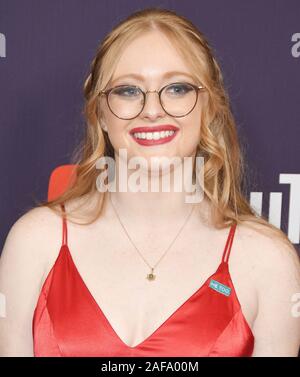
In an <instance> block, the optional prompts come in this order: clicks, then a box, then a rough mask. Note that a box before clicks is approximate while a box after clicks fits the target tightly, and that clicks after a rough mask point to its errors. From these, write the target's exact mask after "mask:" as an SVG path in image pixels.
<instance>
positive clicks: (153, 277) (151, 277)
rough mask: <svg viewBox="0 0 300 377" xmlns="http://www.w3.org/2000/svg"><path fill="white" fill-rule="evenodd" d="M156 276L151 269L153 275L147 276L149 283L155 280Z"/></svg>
mask: <svg viewBox="0 0 300 377" xmlns="http://www.w3.org/2000/svg"><path fill="white" fill-rule="evenodd" d="M155 276H156V275H154V273H153V268H151V273H150V274H148V275H147V279H148V280H149V281H151V280H154V279H155Z"/></svg>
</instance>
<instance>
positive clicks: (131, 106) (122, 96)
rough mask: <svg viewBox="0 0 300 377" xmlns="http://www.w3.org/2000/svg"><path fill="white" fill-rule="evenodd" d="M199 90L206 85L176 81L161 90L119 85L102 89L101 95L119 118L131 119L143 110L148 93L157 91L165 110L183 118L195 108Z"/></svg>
mask: <svg viewBox="0 0 300 377" xmlns="http://www.w3.org/2000/svg"><path fill="white" fill-rule="evenodd" d="M199 90H205V88H204V86H203V85H199V86H197V85H194V84H191V83H187V82H175V83H172V84H168V85H166V86H164V87H162V88H161V89H160V90H159V91H157V90H148V91H147V92H144V91H143V90H142V89H141V88H139V87H138V86H135V85H119V86H115V87H113V88H110V89H107V90H101V91H100V93H99V95H105V96H106V100H107V105H108V107H109V109H110V111H111V112H112V113H113V114H114V115H115V116H116V117H117V118H120V119H125V120H129V119H133V118H136V117H137V116H138V115H139V114H140V113H141V112H142V111H143V109H144V106H145V102H146V94H147V93H154V92H156V93H158V96H159V101H160V104H161V106H162V108H163V109H164V111H165V112H166V113H167V114H168V115H170V116H172V117H176V118H181V117H184V116H186V115H188V114H189V113H190V112H191V111H192V110H193V109H194V107H195V105H196V103H197V99H198V91H199Z"/></svg>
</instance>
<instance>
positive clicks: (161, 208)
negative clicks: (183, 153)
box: [108, 163, 208, 228]
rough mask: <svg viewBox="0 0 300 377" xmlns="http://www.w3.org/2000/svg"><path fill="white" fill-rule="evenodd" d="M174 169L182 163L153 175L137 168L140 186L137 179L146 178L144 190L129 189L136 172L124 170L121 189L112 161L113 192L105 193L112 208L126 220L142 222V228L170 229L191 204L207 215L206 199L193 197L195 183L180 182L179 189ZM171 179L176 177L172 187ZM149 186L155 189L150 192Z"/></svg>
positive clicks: (142, 179)
mask: <svg viewBox="0 0 300 377" xmlns="http://www.w3.org/2000/svg"><path fill="white" fill-rule="evenodd" d="M178 169H182V166H181V165H177V166H175V167H174V168H173V170H172V171H168V172H167V173H164V172H162V173H161V172H159V173H157V174H156V173H154V174H153V172H152V173H151V174H150V173H149V172H148V171H143V170H141V171H139V173H140V174H139V177H140V178H139V182H140V184H139V186H141V181H143V183H145V182H146V181H147V182H148V185H147V186H146V187H147V190H145V191H146V192H140V191H137V192H136V191H133V190H132V187H133V183H137V181H136V180H134V179H133V178H134V174H136V171H132V170H128V169H127V171H126V176H127V180H126V186H125V187H124V182H123V183H122V185H123V186H122V190H121V189H120V177H119V175H118V173H117V172H118V171H119V165H118V163H116V175H115V190H116V191H115V192H109V193H108V194H109V195H110V198H111V200H112V202H113V204H114V207H115V209H116V210H117V211H118V212H119V213H120V214H121V215H122V217H123V218H125V219H126V218H127V219H128V220H129V221H130V219H135V220H138V221H142V222H143V224H145V226H146V227H149V226H152V227H153V226H154V227H155V228H157V227H161V226H162V227H164V226H163V225H162V224H166V227H169V228H170V226H172V225H175V224H177V223H178V219H183V218H184V217H186V216H187V215H188V213H190V211H191V210H192V209H193V207H195V208H194V212H196V211H197V210H199V211H201V212H205V214H207V211H208V201H207V199H204V198H203V199H202V198H200V197H198V198H197V196H196V195H195V192H194V193H193V188H194V190H195V187H194V186H195V185H193V183H192V182H190V183H189V182H185V183H184V182H181V183H182V184H181V185H180V186H179V187H181V189H178V174H177V173H178ZM123 171H124V170H123ZM123 177H124V175H123ZM176 177H177V178H176ZM174 178H176V179H177V186H176V187H175V182H176V181H175V179H174ZM183 179H184V178H183ZM163 180H164V181H165V182H168V183H169V185H168V192H164V191H163V190H162V188H161V183H162V181H163ZM137 186H138V185H136V187H137ZM136 187H135V189H136ZM151 187H155V188H156V191H153V190H152V191H151ZM143 189H144V186H143ZM191 199H192V200H191Z"/></svg>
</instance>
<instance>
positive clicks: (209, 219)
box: [0, 8, 300, 356]
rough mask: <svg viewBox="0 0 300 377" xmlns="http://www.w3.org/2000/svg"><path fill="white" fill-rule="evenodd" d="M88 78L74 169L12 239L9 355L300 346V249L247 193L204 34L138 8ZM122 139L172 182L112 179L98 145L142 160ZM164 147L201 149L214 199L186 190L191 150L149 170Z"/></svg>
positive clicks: (5, 326)
mask: <svg viewBox="0 0 300 377" xmlns="http://www.w3.org/2000/svg"><path fill="white" fill-rule="evenodd" d="M148 91H149V92H148ZM155 91H157V92H155ZM143 92H145V94H143ZM84 93H85V98H86V104H85V115H86V119H87V129H86V137H85V140H84V143H83V145H82V148H81V149H79V152H80V153H76V154H75V156H76V159H75V160H74V161H73V162H75V163H76V164H77V171H76V180H75V181H74V183H73V184H72V186H71V187H70V188H69V190H67V191H66V192H64V193H63V195H61V196H59V197H58V198H56V199H55V200H52V201H48V202H45V203H42V204H41V205H40V206H38V207H37V208H34V209H31V210H30V211H28V212H27V213H26V214H25V215H23V216H22V217H21V218H20V219H18V221H17V222H16V223H15V224H14V225H13V227H12V229H11V230H10V232H9V234H8V237H7V239H6V243H5V246H4V250H3V253H2V256H1V264H0V272H1V280H0V281H1V286H0V290H1V292H3V293H4V294H5V297H6V301H7V316H6V318H5V319H1V338H2V340H1V354H2V355H13V356H17V355H24V356H27V355H34V356H296V355H297V353H298V349H299V342H300V323H299V317H297V316H296V315H295V310H293V309H294V307H293V305H295V300H294V301H293V298H292V297H295V294H296V293H297V292H299V291H300V265H299V258H298V255H297V253H296V251H295V249H294V247H293V245H292V244H291V243H290V241H289V240H288V238H287V236H286V235H285V234H284V233H283V232H282V231H281V230H278V229H277V228H275V227H274V226H272V225H271V224H269V223H268V222H267V220H266V219H264V218H262V217H259V216H257V215H256V214H255V213H254V212H253V210H252V209H251V207H250V205H249V204H248V202H247V200H246V199H245V197H244V196H243V194H242V192H241V182H242V173H243V160H242V155H241V151H240V149H239V144H238V138H237V133H236V128H235V122H234V119H233V116H232V113H231V111H230V104H229V99H228V96H227V94H226V92H225V89H224V86H223V80H222V74H221V71H220V68H219V65H218V63H217V61H216V60H215V58H214V56H213V54H212V51H211V48H210V47H209V45H208V42H207V41H206V39H205V37H204V36H203V35H202V34H201V33H200V32H199V31H198V30H197V29H196V28H195V26H194V25H193V24H192V23H191V22H190V21H188V20H187V19H185V18H184V17H181V16H178V15H176V14H175V13H174V12H171V11H168V10H163V9H153V8H152V9H145V10H143V11H140V12H136V13H134V14H132V15H131V16H130V17H128V18H127V19H126V20H124V21H123V22H121V23H120V24H119V25H117V26H116V27H115V28H114V29H113V30H112V31H111V33H109V34H108V35H107V36H106V38H105V39H104V40H103V42H102V43H101V45H100V47H99V50H98V51H97V54H96V56H95V58H94V60H93V62H92V65H91V72H90V73H89V75H88V77H87V79H86V82H85V86H84ZM158 93H160V97H159V96H158ZM144 96H145V97H144ZM144 99H145V100H144ZM122 150H123V151H124V150H125V151H126V152H127V156H126V157H127V158H128V159H131V158H140V159H142V161H143V164H142V167H141V169H140V177H139V179H140V180H141V181H143V182H144V178H150V183H151V184H153V185H155V184H157V183H158V181H159V179H160V178H162V177H164V178H170V182H173V183H172V184H171V188H170V190H169V192H163V190H162V189H159V190H156V191H155V190H148V191H146V192H141V191H138V190H129V189H128V188H129V180H127V181H126V184H127V186H126V187H125V190H116V191H112V190H107V191H104V192H102V191H101V190H100V189H99V185H98V184H97V182H99V181H98V178H99V172H100V171H101V173H105V172H107V170H106V168H107V166H104V167H103V166H102V170H100V171H99V169H97V168H96V163H97V161H99V158H100V157H102V156H108V157H111V158H112V159H113V160H114V161H115V162H116V166H115V167H116V171H118V172H120V171H121V172H123V173H124V172H125V173H126V174H127V175H128V177H129V178H130V177H131V178H133V176H134V173H137V169H133V170H132V169H129V165H126V164H125V165H124V155H123V154H122V153H121V152H122ZM153 157H157V158H158V159H159V161H161V162H163V158H164V157H165V158H167V159H171V158H174V157H179V160H180V161H182V160H183V158H184V157H189V158H192V160H193V162H194V165H193V167H194V170H193V173H194V175H193V176H195V173H196V168H195V161H196V157H200V158H202V159H203V160H204V169H203V173H204V179H203V185H202V186H203V187H202V188H203V192H204V198H203V200H201V201H198V202H197V201H194V202H191V201H187V200H186V197H187V191H188V189H184V190H181V191H180V190H179V191H177V190H175V181H176V180H175V181H174V180H173V181H172V178H174V177H175V173H176V172H177V171H178V170H180V169H181V168H182V163H178V162H177V164H175V165H174V166H173V168H171V170H168V169H167V165H166V166H164V165H162V167H161V168H160V167H159V168H153V169H151V171H150V170H149V162H151V158H153ZM124 166H125V167H124ZM150 173H151V174H150ZM115 179H116V181H118V182H119V181H120V178H118V176H117V175H116V176H115ZM197 180H198V177H197ZM108 181H109V180H108V179H106V180H104V182H105V183H107V182H108ZM102 183H103V182H102ZM176 183H178V182H177V181H176ZM79 218H80V219H83V220H84V221H82V222H78V221H76V220H78V219H79ZM83 224H85V225H84V226H83ZM61 232H62V235H61ZM61 237H62V239H61ZM229 257H230V258H229Z"/></svg>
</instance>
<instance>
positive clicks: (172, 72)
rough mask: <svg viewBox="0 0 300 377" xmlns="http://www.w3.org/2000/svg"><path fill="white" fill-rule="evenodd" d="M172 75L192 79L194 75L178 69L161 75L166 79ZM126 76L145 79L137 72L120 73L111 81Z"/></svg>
mask: <svg viewBox="0 0 300 377" xmlns="http://www.w3.org/2000/svg"><path fill="white" fill-rule="evenodd" d="M173 76H187V77H189V78H191V79H194V76H192V75H190V74H189V73H187V72H180V71H169V72H166V73H165V74H164V75H163V76H162V77H163V78H164V79H168V78H170V77H173ZM128 77H132V78H134V79H137V80H140V81H143V80H145V77H144V76H142V75H139V74H137V73H128V74H125V75H121V76H119V77H117V78H115V79H114V80H113V81H112V82H115V81H117V80H120V79H123V78H128Z"/></svg>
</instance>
